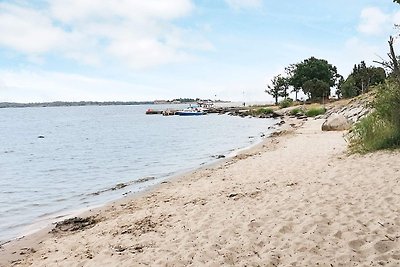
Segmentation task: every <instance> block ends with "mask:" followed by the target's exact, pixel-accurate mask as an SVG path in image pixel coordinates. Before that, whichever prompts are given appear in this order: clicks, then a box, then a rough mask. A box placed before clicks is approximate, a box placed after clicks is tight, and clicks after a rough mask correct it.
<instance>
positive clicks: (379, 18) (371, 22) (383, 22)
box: [358, 7, 393, 35]
mask: <svg viewBox="0 0 400 267" xmlns="http://www.w3.org/2000/svg"><path fill="white" fill-rule="evenodd" d="M391 16H392V15H390V14H385V13H384V12H383V11H382V10H381V9H379V8H377V7H368V8H365V9H363V10H362V11H361V17H360V18H361V21H360V24H359V25H358V31H359V32H361V33H364V34H368V35H380V34H383V33H385V32H387V30H388V29H390V27H392V26H393V25H391V23H390V22H391V20H392V19H391Z"/></svg>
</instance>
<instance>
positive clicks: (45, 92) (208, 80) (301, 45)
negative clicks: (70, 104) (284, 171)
mask: <svg viewBox="0 0 400 267" xmlns="http://www.w3.org/2000/svg"><path fill="white" fill-rule="evenodd" d="M396 22H397V23H400V5H396V4H394V3H392V1H391V0H351V1H348V0H335V1H333V0H332V1H331V0H324V1H322V0H303V1H294V0H292V1H282V0H268V1H266V0H265V1H263V0H37V1H35V0H30V1H28V0H15V1H4V0H3V1H2V0H0V102H3V101H13V102H38V101H40V102H42V101H56V100H64V101H77V100H98V101H104V100H121V101H131V100H154V99H172V98H178V97H190V98H196V97H200V98H211V99H214V98H218V99H224V100H232V101H266V100H270V99H271V97H270V96H268V95H267V94H266V93H264V89H265V88H266V85H267V83H268V82H269V81H270V80H271V78H272V76H274V75H276V74H278V73H280V72H282V71H283V69H284V67H285V66H287V65H289V64H291V63H297V62H299V61H301V60H303V59H305V58H308V57H311V56H315V57H318V58H324V59H327V60H328V61H329V62H330V63H331V64H333V65H335V66H337V67H338V71H339V73H340V74H342V75H344V76H347V75H348V74H349V72H350V71H351V69H352V67H353V65H354V64H355V63H359V62H360V61H361V60H365V61H366V62H367V64H368V65H370V64H372V61H373V60H377V59H379V56H381V57H385V56H386V52H387V40H388V36H389V35H390V34H393V33H394V29H393V24H394V23H396ZM399 42H400V40H399ZM399 53H400V52H399Z"/></svg>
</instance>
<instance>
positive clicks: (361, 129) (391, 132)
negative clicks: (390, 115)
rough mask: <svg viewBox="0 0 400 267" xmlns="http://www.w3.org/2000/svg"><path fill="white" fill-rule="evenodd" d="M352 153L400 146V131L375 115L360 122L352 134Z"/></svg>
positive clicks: (350, 138)
mask: <svg viewBox="0 0 400 267" xmlns="http://www.w3.org/2000/svg"><path fill="white" fill-rule="evenodd" d="M349 140H350V151H351V152H353V153H368V152H372V151H376V150H381V149H389V148H396V147H399V146H400V129H398V128H397V127H395V126H394V125H393V124H392V123H390V121H389V120H386V119H385V118H382V117H381V116H379V114H378V113H373V114H371V115H369V116H367V117H365V118H364V119H362V120H361V121H360V122H358V123H357V124H356V125H355V126H354V128H353V129H352V131H351V133H350V137H349Z"/></svg>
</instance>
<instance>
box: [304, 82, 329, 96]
mask: <svg viewBox="0 0 400 267" xmlns="http://www.w3.org/2000/svg"><path fill="white" fill-rule="evenodd" d="M303 91H304V93H305V94H306V95H307V96H308V97H309V98H310V99H316V98H323V97H326V96H328V95H329V94H330V86H329V84H328V83H327V82H324V81H321V80H319V79H317V78H314V79H312V80H308V81H306V82H305V83H304V84H303Z"/></svg>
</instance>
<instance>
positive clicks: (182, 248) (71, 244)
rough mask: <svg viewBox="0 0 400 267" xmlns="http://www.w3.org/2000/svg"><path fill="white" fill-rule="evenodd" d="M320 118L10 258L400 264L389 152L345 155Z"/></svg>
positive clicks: (399, 188) (399, 158)
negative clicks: (74, 230)
mask: <svg viewBox="0 0 400 267" xmlns="http://www.w3.org/2000/svg"><path fill="white" fill-rule="evenodd" d="M321 123H322V122H321V121H309V122H307V123H306V124H305V126H304V127H302V128H300V129H298V130H297V131H296V132H295V134H291V135H286V136H282V137H278V138H273V139H270V140H268V141H266V143H265V144H264V146H263V147H261V148H259V149H258V150H256V151H253V152H251V153H249V154H242V155H240V156H238V157H236V158H234V159H232V160H228V161H227V162H225V163H223V164H220V165H218V166H215V167H212V168H208V169H203V170H198V171H196V172H194V173H192V174H190V175H186V176H184V177H182V178H179V179H176V180H173V181H171V182H168V183H166V184H163V185H162V186H161V187H159V188H157V189H156V190H154V191H152V192H150V193H148V194H146V195H145V196H142V197H139V198H136V199H133V200H130V201H124V202H120V203H118V204H115V205H113V206H109V207H107V208H105V209H103V211H101V212H99V213H97V215H96V218H97V219H98V220H100V222H98V223H97V224H96V225H95V226H94V227H92V228H90V229H86V230H85V231H78V232H75V233H67V234H65V233H57V234H49V237H48V238H47V239H46V240H44V241H43V242H42V244H41V245H40V246H36V247H34V251H35V252H34V253H33V252H32V251H31V250H27V251H25V253H27V254H26V255H24V258H22V260H21V261H17V262H15V265H16V266H26V265H30V264H32V265H33V266H146V265H147V266H203V265H205V266H222V265H231V266H329V267H330V266H400V184H399V183H400V153H398V152H397V153H390V152H384V153H383V152H379V153H376V154H371V155H366V156H350V157H349V156H347V155H345V148H346V143H345V141H344V139H343V137H342V135H343V133H341V132H321V131H320V126H321ZM0 253H1V252H0ZM17 253H18V252H17ZM0 256H1V254H0Z"/></svg>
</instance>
